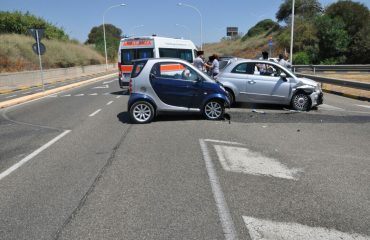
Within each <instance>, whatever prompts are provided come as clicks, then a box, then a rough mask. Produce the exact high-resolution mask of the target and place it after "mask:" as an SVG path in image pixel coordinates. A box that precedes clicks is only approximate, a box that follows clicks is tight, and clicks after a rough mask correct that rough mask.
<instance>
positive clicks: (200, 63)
mask: <svg viewBox="0 0 370 240" xmlns="http://www.w3.org/2000/svg"><path fill="white" fill-rule="evenodd" d="M203 54H204V52H203V51H198V52H197V57H196V58H195V59H194V62H193V64H194V66H195V67H196V68H198V69H199V70H200V71H202V72H203V71H204V61H203Z"/></svg>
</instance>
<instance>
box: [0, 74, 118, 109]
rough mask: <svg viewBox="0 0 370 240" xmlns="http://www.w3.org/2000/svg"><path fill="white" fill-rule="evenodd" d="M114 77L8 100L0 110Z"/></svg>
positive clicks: (1, 105)
mask: <svg viewBox="0 0 370 240" xmlns="http://www.w3.org/2000/svg"><path fill="white" fill-rule="evenodd" d="M116 75H117V73H111V74H108V75H104V76H100V77H96V78H92V79H90V80H86V81H81V82H77V83H72V84H70V85H67V86H63V87H59V88H54V89H50V90H47V91H45V92H40V93H35V94H32V95H28V96H24V97H20V98H16V99H11V100H8V101H4V102H0V109H2V108H7V107H11V106H14V105H17V104H21V103H25V102H28V101H31V100H35V99H39V98H42V97H45V96H48V95H51V94H54V93H59V92H62V91H65V90H69V89H73V88H77V87H80V86H82V85H87V84H89V83H93V82H97V81H101V80H103V79H106V78H110V77H113V76H116Z"/></svg>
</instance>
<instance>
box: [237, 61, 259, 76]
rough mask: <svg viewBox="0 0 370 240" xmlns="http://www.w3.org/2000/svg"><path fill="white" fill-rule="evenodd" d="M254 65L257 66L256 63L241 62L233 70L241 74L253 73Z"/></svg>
mask: <svg viewBox="0 0 370 240" xmlns="http://www.w3.org/2000/svg"><path fill="white" fill-rule="evenodd" d="M254 67H255V64H254V63H241V64H239V65H237V66H236V67H235V68H234V69H233V70H232V71H231V72H232V73H241V74H253V73H254Z"/></svg>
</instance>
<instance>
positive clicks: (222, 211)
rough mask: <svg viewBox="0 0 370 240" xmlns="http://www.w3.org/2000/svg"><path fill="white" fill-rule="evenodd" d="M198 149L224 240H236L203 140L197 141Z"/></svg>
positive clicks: (232, 223) (227, 209) (233, 227)
mask: <svg viewBox="0 0 370 240" xmlns="http://www.w3.org/2000/svg"><path fill="white" fill-rule="evenodd" d="M199 143H200V148H201V149H202V153H203V159H204V162H205V164H206V169H207V173H208V178H209V183H210V184H211V188H212V193H213V197H214V199H215V202H216V206H217V211H218V215H219V217H220V221H221V225H222V229H223V232H224V237H225V239H226V240H237V239H238V236H237V235H236V231H235V226H234V222H233V219H232V218H231V214H230V210H229V207H228V206H227V203H226V200H225V196H224V193H223V192H222V189H221V185H220V181H219V179H218V176H217V173H216V170H215V167H214V165H213V162H212V159H211V155H210V154H209V151H208V148H207V144H206V142H205V141H204V140H203V139H199Z"/></svg>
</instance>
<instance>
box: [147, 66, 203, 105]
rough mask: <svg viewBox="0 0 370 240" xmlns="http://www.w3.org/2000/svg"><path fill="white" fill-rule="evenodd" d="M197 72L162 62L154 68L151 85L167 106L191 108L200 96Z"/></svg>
mask: <svg viewBox="0 0 370 240" xmlns="http://www.w3.org/2000/svg"><path fill="white" fill-rule="evenodd" d="M197 78H198V76H197V75H196V72H195V71H194V70H193V69H191V67H190V66H187V65H185V64H182V63H178V62H161V63H157V64H155V65H154V66H153V68H152V70H151V74H150V82H151V85H152V87H153V89H154V91H155V93H156V94H157V96H158V97H159V99H160V100H161V101H162V102H164V103H165V104H168V105H171V106H176V107H186V108H189V107H191V105H192V102H193V98H194V97H195V96H196V95H198V91H199V87H197V84H199V83H198V81H196V79H197Z"/></svg>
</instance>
